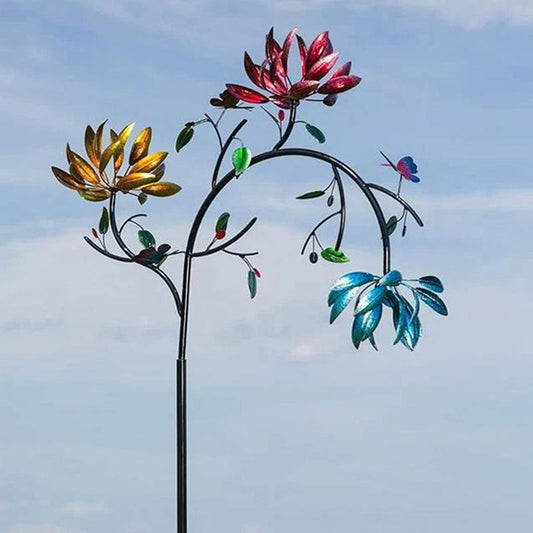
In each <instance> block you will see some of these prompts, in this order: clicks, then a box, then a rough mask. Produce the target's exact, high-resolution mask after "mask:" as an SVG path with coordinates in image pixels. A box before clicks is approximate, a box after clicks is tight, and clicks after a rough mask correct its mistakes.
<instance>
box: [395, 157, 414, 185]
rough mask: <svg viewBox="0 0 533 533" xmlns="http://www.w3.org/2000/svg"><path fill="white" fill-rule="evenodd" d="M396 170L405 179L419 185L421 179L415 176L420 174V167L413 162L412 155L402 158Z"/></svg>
mask: <svg viewBox="0 0 533 533" xmlns="http://www.w3.org/2000/svg"><path fill="white" fill-rule="evenodd" d="M396 168H397V169H398V172H399V173H400V174H401V175H402V176H403V177H404V178H405V179H407V180H410V181H412V182H414V183H418V182H419V181H420V178H419V177H418V176H415V174H416V173H417V172H418V167H417V166H416V163H415V162H414V161H413V158H412V157H411V156H410V155H406V156H405V157H402V158H401V159H400V160H399V161H398V164H397V165H396Z"/></svg>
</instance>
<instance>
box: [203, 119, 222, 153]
mask: <svg viewBox="0 0 533 533" xmlns="http://www.w3.org/2000/svg"><path fill="white" fill-rule="evenodd" d="M205 116H206V117H207V120H208V122H209V123H210V124H211V125H212V126H213V128H214V130H215V133H216V134H217V139H218V144H219V145H220V149H221V150H222V148H223V143H222V137H221V136H220V131H219V129H218V121H217V122H215V121H214V120H213V119H212V118H211V117H210V116H209V115H208V114H207V113H205ZM221 116H222V115H221ZM219 120H220V119H219Z"/></svg>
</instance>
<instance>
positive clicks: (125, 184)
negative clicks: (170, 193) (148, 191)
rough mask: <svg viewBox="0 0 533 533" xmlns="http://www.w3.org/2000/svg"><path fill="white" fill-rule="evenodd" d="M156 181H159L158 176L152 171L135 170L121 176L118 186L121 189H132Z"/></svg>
mask: <svg viewBox="0 0 533 533" xmlns="http://www.w3.org/2000/svg"><path fill="white" fill-rule="evenodd" d="M155 181H157V177H156V176H154V174H152V173H151V172H135V173H132V174H128V175H127V176H124V177H122V178H120V179H119V180H118V182H117V187H118V188H119V189H120V190H121V191H131V190H133V189H137V188H139V187H142V186H143V185H148V184H149V183H154V182H155Z"/></svg>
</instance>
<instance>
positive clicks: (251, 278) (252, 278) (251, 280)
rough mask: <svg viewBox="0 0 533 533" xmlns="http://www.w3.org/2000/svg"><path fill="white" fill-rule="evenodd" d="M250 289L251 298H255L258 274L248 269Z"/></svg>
mask: <svg viewBox="0 0 533 533" xmlns="http://www.w3.org/2000/svg"><path fill="white" fill-rule="evenodd" d="M248 290H249V291H250V298H254V297H255V295H256V294H257V276H256V275H255V272H254V271H253V270H248Z"/></svg>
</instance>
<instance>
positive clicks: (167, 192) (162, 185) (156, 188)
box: [141, 181, 181, 196]
mask: <svg viewBox="0 0 533 533" xmlns="http://www.w3.org/2000/svg"><path fill="white" fill-rule="evenodd" d="M141 190H142V192H145V193H146V194H151V195H152V196H172V195H173V194H176V193H178V192H180V191H181V187H180V186H179V185H177V184H176V183H171V182H169V181H160V182H158V183H152V184H151V185H146V186H145V187H143V188H142V189H141Z"/></svg>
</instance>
